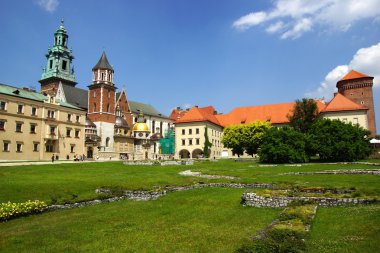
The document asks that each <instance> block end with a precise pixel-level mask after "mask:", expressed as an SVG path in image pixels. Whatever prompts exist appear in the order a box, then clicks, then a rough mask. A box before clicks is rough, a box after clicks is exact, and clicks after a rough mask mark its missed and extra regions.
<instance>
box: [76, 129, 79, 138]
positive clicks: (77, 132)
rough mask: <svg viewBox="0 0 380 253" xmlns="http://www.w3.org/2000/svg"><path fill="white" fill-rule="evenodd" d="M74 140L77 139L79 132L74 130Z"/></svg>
mask: <svg viewBox="0 0 380 253" xmlns="http://www.w3.org/2000/svg"><path fill="white" fill-rule="evenodd" d="M75 138H79V130H75Z"/></svg>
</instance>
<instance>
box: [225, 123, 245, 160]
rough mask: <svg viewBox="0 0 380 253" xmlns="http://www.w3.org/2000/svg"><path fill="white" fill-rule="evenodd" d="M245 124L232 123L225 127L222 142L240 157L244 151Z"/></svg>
mask: <svg viewBox="0 0 380 253" xmlns="http://www.w3.org/2000/svg"><path fill="white" fill-rule="evenodd" d="M243 141H244V137H243V125H231V126H228V127H226V128H224V132H223V137H222V143H223V146H224V147H226V148H230V149H232V154H234V155H235V154H236V155H238V157H240V156H241V155H243V153H244V146H243Z"/></svg>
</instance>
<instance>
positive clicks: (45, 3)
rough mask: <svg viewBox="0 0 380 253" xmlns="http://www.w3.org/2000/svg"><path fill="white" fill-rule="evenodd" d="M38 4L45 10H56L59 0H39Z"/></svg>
mask: <svg viewBox="0 0 380 253" xmlns="http://www.w3.org/2000/svg"><path fill="white" fill-rule="evenodd" d="M37 4H38V5H39V6H40V7H41V8H42V9H44V10H45V11H48V12H54V11H55V10H56V9H57V7H58V5H59V1H58V0H38V1H37Z"/></svg>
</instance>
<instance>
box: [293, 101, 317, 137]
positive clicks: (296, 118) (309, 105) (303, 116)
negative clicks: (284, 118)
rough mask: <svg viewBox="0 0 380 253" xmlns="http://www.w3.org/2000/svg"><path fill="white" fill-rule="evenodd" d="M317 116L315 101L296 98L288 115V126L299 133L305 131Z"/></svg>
mask: <svg viewBox="0 0 380 253" xmlns="http://www.w3.org/2000/svg"><path fill="white" fill-rule="evenodd" d="M317 117H318V106H317V103H316V102H315V100H314V99H310V98H303V99H302V100H298V99H297V100H296V104H295V105H294V108H293V110H292V113H291V114H289V115H288V119H289V122H290V126H292V127H293V128H294V129H295V130H297V131H300V132H301V133H307V132H308V131H309V129H310V128H311V125H312V124H313V122H314V121H315V120H316V119H317Z"/></svg>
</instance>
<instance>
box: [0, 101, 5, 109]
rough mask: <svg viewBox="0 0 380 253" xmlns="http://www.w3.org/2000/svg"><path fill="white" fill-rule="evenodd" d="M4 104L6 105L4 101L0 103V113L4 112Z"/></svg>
mask: <svg viewBox="0 0 380 253" xmlns="http://www.w3.org/2000/svg"><path fill="white" fill-rule="evenodd" d="M6 104H7V103H5V102H4V101H0V111H5V110H6V108H5V106H6Z"/></svg>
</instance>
